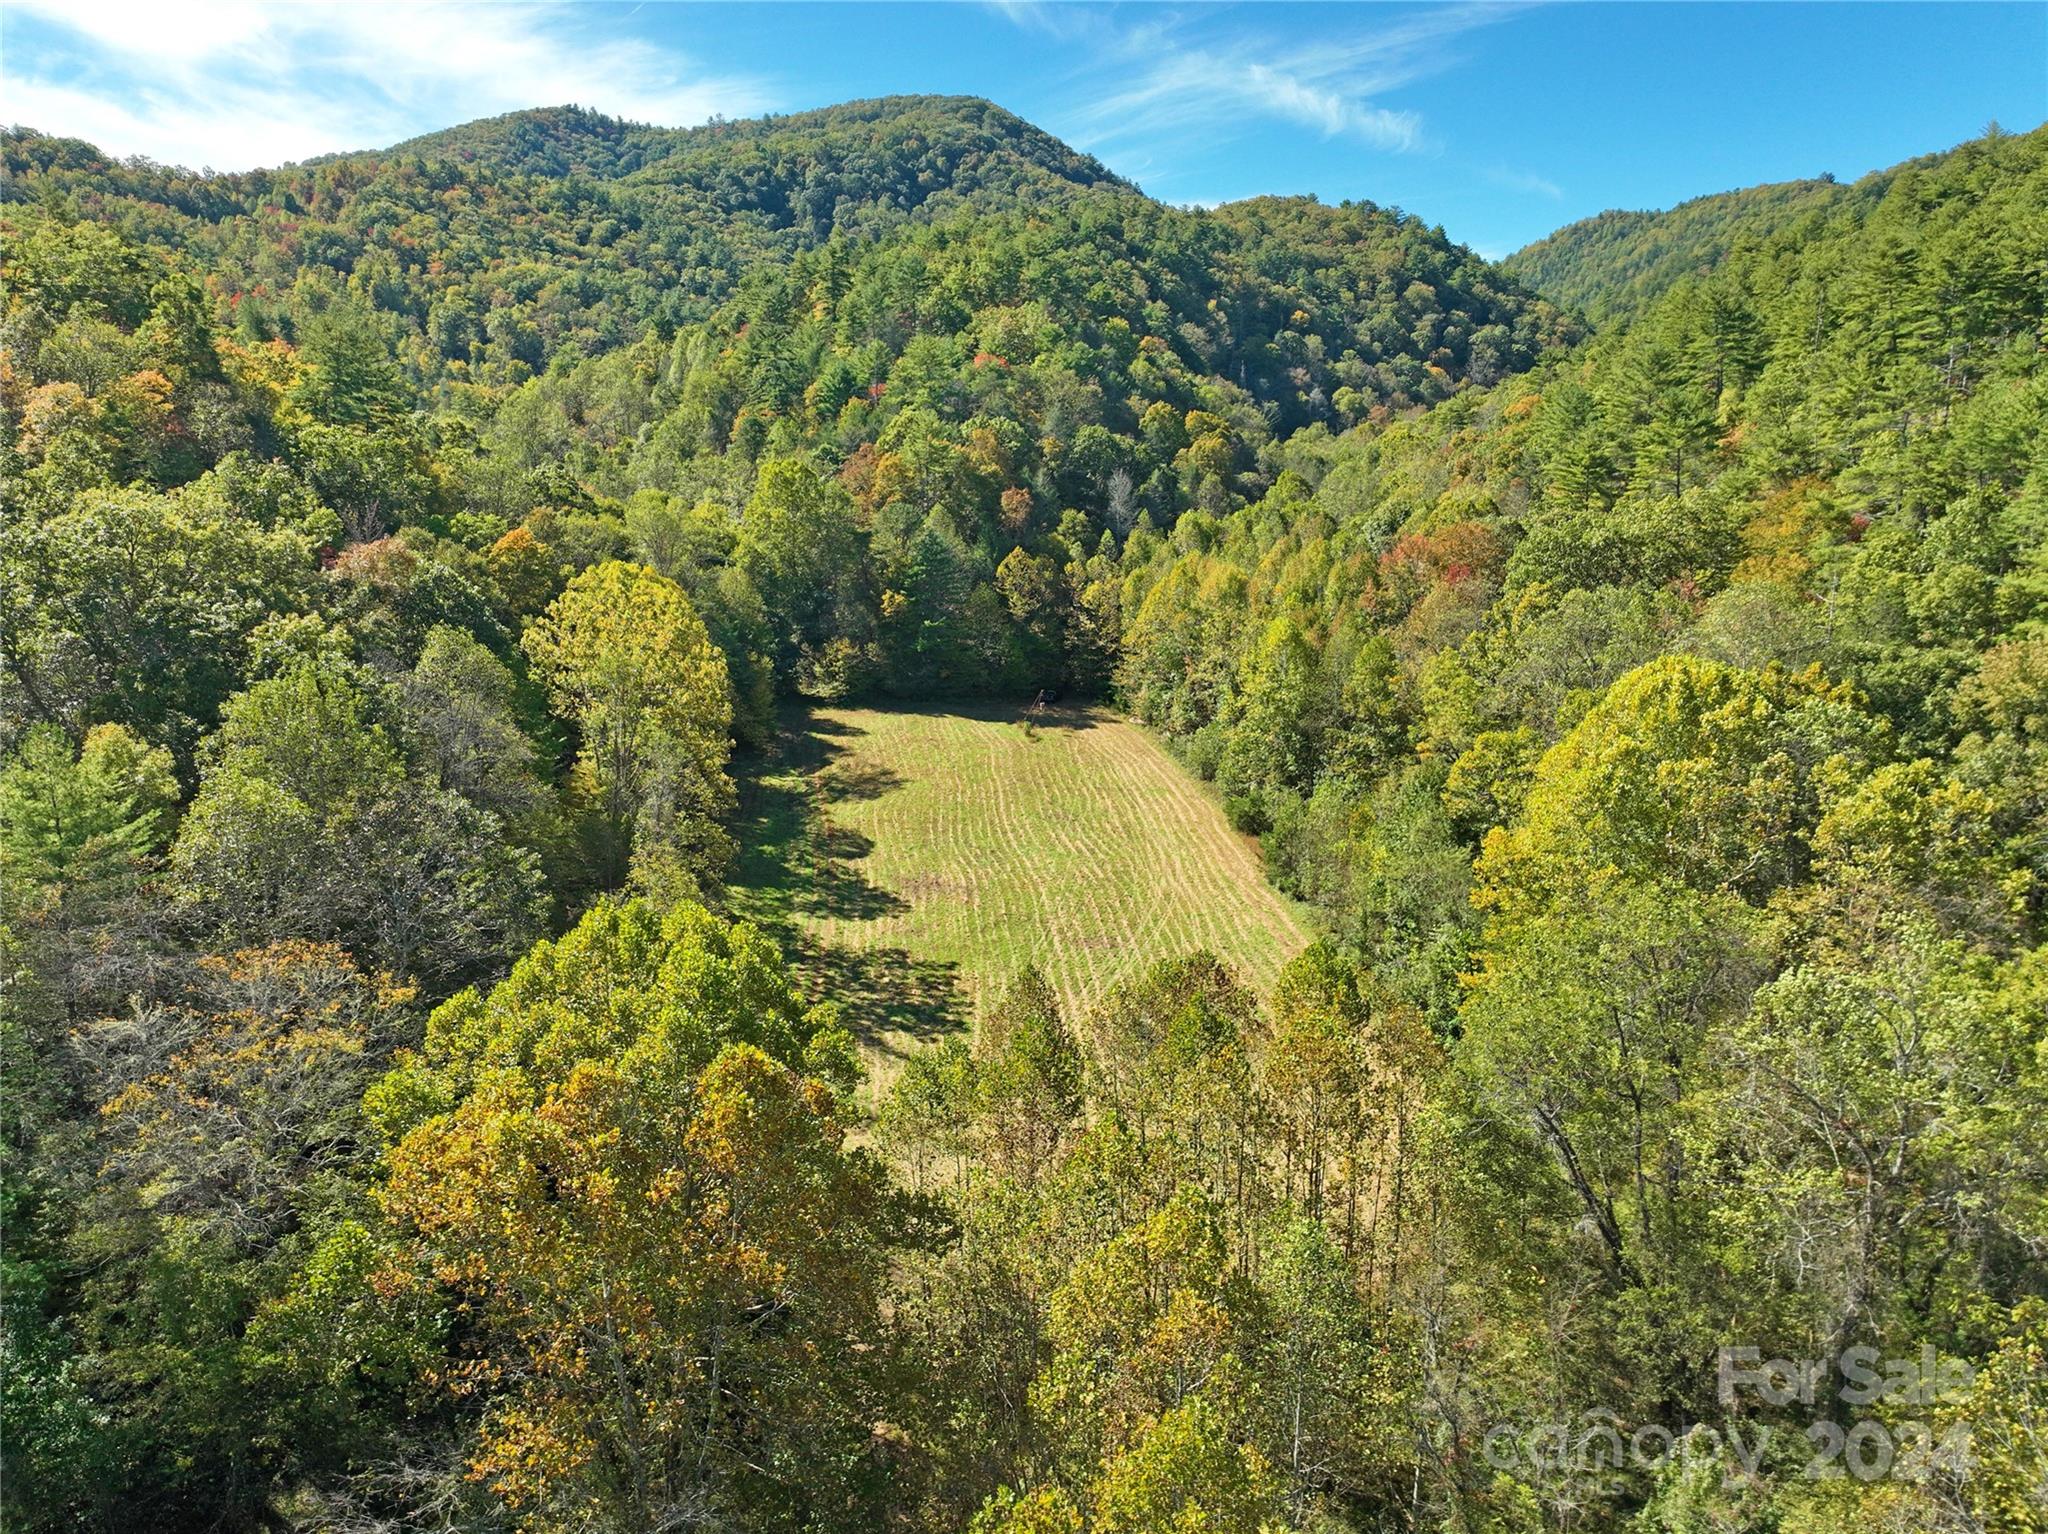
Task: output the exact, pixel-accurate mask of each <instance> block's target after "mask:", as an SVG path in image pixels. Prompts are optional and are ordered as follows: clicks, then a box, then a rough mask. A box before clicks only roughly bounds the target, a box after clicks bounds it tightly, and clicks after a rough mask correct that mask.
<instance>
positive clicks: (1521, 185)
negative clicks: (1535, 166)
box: [1480, 166, 1564, 202]
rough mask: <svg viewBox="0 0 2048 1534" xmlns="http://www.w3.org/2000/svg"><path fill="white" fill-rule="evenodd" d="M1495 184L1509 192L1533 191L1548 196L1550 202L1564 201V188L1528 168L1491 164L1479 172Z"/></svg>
mask: <svg viewBox="0 0 2048 1534" xmlns="http://www.w3.org/2000/svg"><path fill="white" fill-rule="evenodd" d="M1480 174H1481V175H1483V176H1484V177H1486V179H1487V180H1488V181H1491V182H1492V183H1493V184H1494V185H1495V186H1503V187H1506V188H1507V189H1508V190H1509V191H1511V192H1534V193H1535V194H1536V195H1537V196H1539V197H1548V198H1549V199H1550V200H1551V201H1552V202H1563V201H1564V188H1563V187H1561V186H1559V185H1558V184H1557V183H1556V182H1555V181H1552V180H1551V179H1550V178H1549V177H1548V176H1539V175H1537V174H1536V173H1535V172H1534V171H1529V170H1508V169H1506V168H1505V167H1503V166H1492V167H1490V168H1488V169H1486V170H1483V171H1481V172H1480Z"/></svg>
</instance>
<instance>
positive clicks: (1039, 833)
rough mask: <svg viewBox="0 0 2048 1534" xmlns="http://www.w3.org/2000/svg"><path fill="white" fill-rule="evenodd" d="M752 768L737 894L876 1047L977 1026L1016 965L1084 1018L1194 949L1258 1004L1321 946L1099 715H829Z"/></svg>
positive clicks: (1186, 797) (1188, 788)
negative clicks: (1253, 993) (1121, 987)
mask: <svg viewBox="0 0 2048 1534" xmlns="http://www.w3.org/2000/svg"><path fill="white" fill-rule="evenodd" d="M753 765H754V769H755V770H754V771H752V772H747V771H746V770H745V769H744V764H743V766H742V772H741V791H742V796H743V797H742V807H743V817H744V821H745V823H744V824H743V825H742V827H741V832H740V835H741V843H742V846H743V848H744V849H745V852H744V855H743V857H742V860H741V864H740V867H739V868H738V870H737V871H736V874H737V877H736V878H735V880H734V887H733V889H732V891H731V895H730V899H731V903H732V905H733V907H734V909H735V912H736V914H741V915H745V916H748V917H750V918H752V919H754V920H757V921H761V922H763V923H765V924H767V925H770V926H772V927H774V928H776V929H778V930H779V931H780V933H781V935H782V936H783V938H784V940H785V941H786V942H789V943H790V944H791V946H792V948H793V949H794V956H795V958H796V962H797V964H798V967H799V969H800V970H801V971H802V972H803V974H804V976H805V979H806V981H807V982H808V983H809V985H810V987H811V988H812V989H814V990H815V991H816V992H817V993H818V994H821V995H826V996H831V997H834V998H835V999H839V1000H841V1001H843V1002H845V1003H846V1004H847V1005H848V1009H849V1011H850V1012H851V1013H852V1021H853V1023H854V1026H855V1027H856V1029H857V1030H858V1031H859V1032H860V1033H861V1035H862V1037H863V1039H864V1041H865V1042H866V1043H867V1044H868V1046H869V1050H870V1054H871V1056H872V1055H874V1054H877V1053H879V1054H881V1055H883V1056H900V1055H901V1054H903V1053H905V1052H906V1051H907V1050H908V1049H909V1048H911V1047H913V1046H914V1045H915V1044H916V1043H917V1042H918V1041H919V1040H921V1039H924V1038H929V1037H931V1036H934V1035H936V1034H938V1033H941V1032H944V1031H946V1030H947V1029H949V1028H952V1027H959V1026H963V1025H965V1024H967V1023H968V1022H969V1021H971V1019H972V1018H973V1017H974V1016H976V1015H977V1013H978V1011H979V1009H980V1007H981V1006H982V1004H983V1003H984V1002H986V1001H987V1000H989V999H992V995H993V993H995V992H998V991H1000V989H1001V988H1002V987H1003V986H1004V985H1005V984H1006V983H1007V982H1008V980H1009V979H1010V977H1011V976H1012V975H1014V974H1015V973H1016V972H1017V971H1018V970H1019V969H1021V968H1022V967H1023V966H1025V965H1026V964H1036V965H1037V966H1038V967H1039V969H1040V970H1041V971H1043V972H1044V974H1045V977H1046V979H1047V980H1048V981H1050V982H1051V984H1052V986H1053V989H1054V990H1055V991H1056V992H1057V993H1058V995H1059V997H1060V1000H1061V1002H1062V1004H1063V1006H1064V1008H1065V1009H1066V1011H1067V1013H1068V1015H1069V1016H1070V1017H1078V1016H1079V1015H1080V1014H1081V1013H1082V1012H1083V1011H1084V1010H1085V1009H1087V1008H1088V1007H1090V1006H1091V1005H1093V1004H1094V1003H1095V1002H1096V1001H1097V1000H1099V999H1100V998H1101V997H1102V996H1103V995H1104V994H1106V993H1107V992H1108V991H1109V989H1110V988H1111V987H1112V986H1114V985H1115V984H1116V983H1117V982H1118V981H1120V980H1123V979H1125V978H1127V977H1129V976H1132V975H1134V974H1136V973H1138V972H1139V971H1140V970H1142V969H1143V968H1144V967H1146V966H1147V965H1149V964H1151V963H1153V962H1154V961H1156V960H1158V959H1161V958H1165V957H1168V956H1171V955H1176V954H1182V953H1187V952H1190V951H1192V950H1194V949H1197V948H1206V949H1209V950H1210V951H1211V952H1213V953H1215V954H1217V955H1218V956H1219V957H1221V958H1222V959H1224V960H1225V961H1226V962H1228V963H1229V964H1230V965H1231V966H1232V967H1234V968H1235V969H1236V970H1237V972H1238V973H1239V974H1240V975H1242V976H1243V977H1244V979H1245V980H1246V982H1247V983H1249V984H1250V985H1251V986H1252V987H1253V988H1254V989H1256V990H1258V991H1259V992H1260V993H1261V994H1263V993H1264V992H1265V991H1266V989H1267V988H1268V987H1270V986H1271V984H1272V982H1273V980H1274V978H1275V977H1276V976H1277V975H1278V974H1279V972H1280V969H1281V966H1282V965H1284V964H1285V963H1286V962H1287V960H1288V959H1289V958H1291V957H1292V956H1293V955H1294V954H1295V953H1296V952H1298V951H1299V950H1300V949H1301V948H1302V947H1303V946H1304V945H1306V943H1307V942H1308V941H1309V934H1308V932H1307V930H1306V929H1305V927H1304V926H1303V924H1302V922H1301V921H1300V920H1299V919H1298V917H1297V916H1296V915H1295V913H1294V911H1293V910H1292V909H1291V907H1290V906H1289V904H1288V902H1287V901H1286V900H1284V899H1283V898H1282V897H1281V896H1280V895H1278V894H1277V893H1275V892H1274V890H1273V889H1272V887H1271V886H1270V885H1268V884H1267V883H1266V881H1265V875H1264V871H1263V870H1262V868H1261V866H1260V862H1259V854H1258V848H1257V845H1256V844H1255V843H1254V842H1252V841H1250V840H1249V839H1248V838H1246V837H1243V836H1241V835H1239V834H1238V833H1237V832H1236V831H1234V830H1233V829H1231V826H1230V824H1229V822H1228V821H1227V820H1225V819H1224V816H1223V811H1222V809H1221V808H1220V806H1218V805H1217V803H1216V802H1215V801H1214V799H1212V798H1211V797H1210V796H1209V795H1208V794H1207V793H1206V792H1205V791H1204V790H1203V788H1202V786H1201V785H1200V784H1199V783H1197V782H1196V781H1195V780H1194V779H1192V778H1191V777H1189V775H1188V774H1187V773H1186V772H1185V771H1184V770H1183V769H1182V768H1181V767H1180V766H1179V765H1178V764H1177V763H1176V762H1175V761H1174V760H1173V759H1172V758H1171V757H1170V756H1168V755H1167V754H1166V752H1165V751H1164V750H1163V749H1162V748H1161V747H1160V746H1159V744H1158V743H1157V742H1156V741H1154V740H1153V739H1152V738H1151V737H1150V736H1149V735H1147V734H1146V733H1145V732H1144V731H1143V730H1142V729H1140V728H1139V727H1137V726H1136V725H1132V724H1127V723H1125V722H1124V721H1122V720H1121V719H1118V718H1116V717H1115V716H1113V715H1111V714H1108V713H1106V712H1100V711H1093V710H1072V709H1048V710H1043V711H1040V712H1038V713H1037V714H1035V715H1034V714H1031V713H1028V712H1026V711H1023V710H1019V709H1003V710H996V709H967V710H962V711H948V712H939V711H883V710H875V709H856V708H828V709H819V710H815V711H813V712H811V713H809V714H806V715H804V716H802V717H800V718H793V719H791V720H789V721H787V728H786V731H785V735H784V738H783V740H782V741H781V743H780V744H779V746H778V748H777V750H776V751H775V752H774V753H773V754H772V755H771V756H770V757H769V758H768V759H767V760H765V761H763V762H759V763H756V764H753ZM873 1063H875V1064H876V1065H878V1066H882V1067H884V1073H885V1074H893V1072H888V1071H887V1069H886V1060H875V1061H874V1062H873Z"/></svg>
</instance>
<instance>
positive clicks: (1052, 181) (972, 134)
mask: <svg viewBox="0 0 2048 1534" xmlns="http://www.w3.org/2000/svg"><path fill="white" fill-rule="evenodd" d="M405 155H417V156H419V157H420V158H422V159H456V160H459V161H461V162H463V163H465V164H472V165H476V166H479V167H481V168H484V169H488V170H492V171H496V172H500V173H503V174H510V175H521V176H567V175H585V176H592V177H597V178H600V179H605V180H621V179H625V178H628V177H631V178H634V179H636V180H638V181H640V182H643V183H645V184H648V185H658V186H667V187H674V188H679V189H686V190H687V191H689V192H691V193H694V194H697V195H698V196H700V197H702V198H706V199H709V200H711V201H713V202H715V203H717V204H718V205H719V206H720V207H721V208H723V209H724V210H725V211H726V212H728V213H742V212H761V213H766V214H768V215H769V216H770V217H771V218H772V219H773V220H774V221H775V222H776V223H777V225H778V226H786V225H791V224H799V225H801V226H802V227H803V229H804V231H805V232H806V233H807V234H809V235H811V236H813V237H817V238H822V237H823V236H824V235H825V234H826V233H829V232H830V231H831V230H832V229H833V228H834V227H837V226H838V225H840V224H841V223H842V222H843V221H844V215H845V212H846V210H847V209H848V208H863V207H869V208H872V207H881V208H892V209H895V210H897V211H908V210H910V209H912V208H915V207H918V206H920V205H921V204H923V203H924V202H925V201H926V199H928V198H930V197H932V196H935V195H950V196H951V197H954V198H958V199H976V198H984V199H989V200H993V201H998V202H1009V201H1015V200H1018V199H1023V198H1028V197H1030V196H1031V195H1033V194H1043V193H1047V192H1051V191H1055V190H1058V189H1060V188H1063V187H1064V188H1071V187H1096V186H1102V187H1114V188H1116V189H1118V190H1120V191H1135V190H1136V188H1134V187H1132V186H1131V185H1130V183H1128V182H1126V181H1124V180H1122V179H1121V178H1120V177H1117V176H1115V175H1112V174H1111V173H1110V171H1109V170H1108V169H1107V168H1106V167H1104V166H1103V164H1102V163H1101V162H1100V161H1099V160H1096V159H1095V158H1094V157H1093V156H1091V155H1084V154H1080V153H1078V152H1076V151H1075V150H1073V149H1070V148H1068V147H1067V146H1066V145H1065V144H1063V143H1061V142H1060V141H1059V140H1058V139H1056V138H1054V137H1052V135H1050V134H1048V133H1045V132H1043V131H1042V130H1040V129H1038V128H1035V127H1033V126H1032V125H1031V124H1030V123H1028V122H1025V121H1024V120H1023V119H1022V118H1021V117H1018V116H1016V115H1015V114H1014V113H1011V112H1006V111H1004V110H1003V109H1002V108H1001V107H999V106H997V105H995V104H994V103H993V102H989V101H984V100H981V99H979V98H977V97H968V96H889V97H884V98H881V99H878V100H873V101H851V102H846V103H844V104H842V105H839V106H833V107H826V108H824V109H822V110H819V111H815V112H800V113H796V114H794V115H790V116H781V117H763V118H753V119H748V120H745V121H739V122H723V121H721V122H712V123H707V124H705V125H704V126H702V127H697V128H654V127H648V126H646V125H644V124H638V123H628V122H621V121H620V120H618V119H617V118H612V117H606V116H604V115H603V114H601V113H597V112H591V111H586V110H584V109H582V108H580V107H574V106H566V107H543V108H538V109H536V110H533V111H526V112H513V113H509V114H507V115H505V116H503V117H492V118H486V119H484V120H482V121H480V122H473V123H467V124H464V125H462V126H460V127H455V128H447V129H444V130H442V131H441V132H438V133H430V134H427V135H425V136H423V137H421V138H416V139H409V140H407V141H406V142H405V143H403V144H399V145H396V146H395V147H393V148H392V149H390V150H388V151H385V152H384V153H383V155H381V156H378V157H379V158H386V159H390V158H397V157H400V156H405Z"/></svg>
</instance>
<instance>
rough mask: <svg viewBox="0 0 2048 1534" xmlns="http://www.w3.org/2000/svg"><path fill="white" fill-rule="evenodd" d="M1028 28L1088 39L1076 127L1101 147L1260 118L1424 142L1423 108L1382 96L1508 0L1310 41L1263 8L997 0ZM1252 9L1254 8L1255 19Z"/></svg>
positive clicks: (1388, 142)
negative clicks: (1193, 11)
mask: <svg viewBox="0 0 2048 1534" xmlns="http://www.w3.org/2000/svg"><path fill="white" fill-rule="evenodd" d="M993 3H994V5H995V7H996V9H998V10H999V11H1000V12H1001V13H1002V14H1003V15H1006V16H1008V17H1010V18H1011V19H1012V20H1013V21H1015V22H1016V23H1017V24H1018V25H1020V26H1027V27H1031V28H1033V29H1035V30H1039V31H1044V32H1048V33H1050V34H1052V35H1054V36H1060V37H1068V38H1076V39H1078V40H1080V41H1082V42H1084V43H1085V44H1086V45H1087V47H1088V49H1089V55H1090V60H1091V62H1090V63H1089V64H1088V65H1087V66H1086V67H1085V68H1084V71H1083V79H1084V81H1085V85H1086V89H1087V94H1088V96H1089V97H1090V99H1089V100H1088V101H1087V102H1086V104H1084V105H1081V106H1079V107H1077V108H1076V109H1075V111H1074V112H1073V113H1072V114H1071V116H1070V120H1069V124H1068V127H1069V131H1070V132H1071V133H1072V134H1073V136H1074V137H1075V138H1076V139H1077V141H1079V142H1080V143H1082V144H1083V145H1084V146H1085V147H1087V148H1090V149H1095V150H1097V151H1098V152H1103V151H1108V150H1111V149H1114V148H1116V147H1117V146H1119V145H1121V144H1128V143H1132V142H1136V141H1141V140H1146V139H1156V138H1158V137H1159V136H1161V135H1164V134H1169V133H1173V132H1181V131H1189V130H1197V129H1198V130H1199V131H1201V132H1203V133H1205V134H1207V135H1210V136H1212V137H1214V136H1218V135H1223V134H1228V133H1230V132H1232V131H1233V130H1232V125H1233V124H1234V123H1241V122H1244V121H1245V120H1247V119H1248V118H1264V119H1267V120H1269V121H1281V122H1289V123H1294V124H1297V125H1299V126H1301V127H1305V128H1308V129H1310V130H1312V131H1314V132H1317V133H1320V134H1322V135H1324V136H1325V137H1330V138H1335V137H1338V136H1340V135H1348V136H1351V137H1355V138H1358V139H1360V140H1362V141H1363V142H1365V143H1366V144H1369V145H1371V146H1372V147H1374V148H1378V149H1383V150H1389V151H1395V152H1410V151H1414V150H1418V149H1423V148H1425V147H1428V137H1427V134H1426V131H1425V125H1424V122H1423V118H1422V115H1421V114H1420V113H1419V112H1417V111H1415V110H1412V109H1408V108H1395V107H1390V106H1386V105H1384V104H1382V101H1381V98H1383V97H1385V96H1387V95H1388V94H1390V93H1391V92H1394V91H1396V90H1399V89H1400V88H1401V87H1403V86H1406V85H1410V84H1413V83H1415V82H1416V81H1419V80H1423V79H1426V78H1428V77H1430V76H1431V75H1434V74H1437V73H1439V72H1441V71H1442V70H1444V69H1446V68H1448V67H1450V65H1451V64H1452V63H1453V62H1454V61H1455V50H1454V48H1453V46H1452V44H1453V40H1454V39H1455V38H1457V37H1458V36H1459V35H1460V34H1461V33H1465V32H1469V31H1471V30H1472V29H1474V28H1475V27H1481V26H1485V25H1487V24H1488V23H1490V22H1493V21H1495V20H1498V19H1500V18H1501V17H1503V16H1505V15H1507V14H1509V13H1510V12H1511V11H1512V10H1513V9H1515V7H1514V6H1511V5H1488V4H1476V5H1443V6H1437V7H1433V8H1430V9H1427V10H1422V11H1415V12H1408V13H1400V14H1396V13H1392V12H1383V13H1378V14H1373V15H1371V16H1370V17H1369V20H1368V23H1367V24H1365V25H1359V24H1358V23H1357V22H1356V21H1354V22H1353V24H1352V26H1351V29H1350V30H1348V31H1338V30H1334V29H1332V28H1320V29H1319V33H1318V36H1317V37H1316V39H1315V41H1314V42H1312V43H1302V42H1292V41H1288V40H1283V39H1277V38H1275V37H1273V36H1272V35H1270V33H1269V32H1268V31H1267V30H1266V29H1264V28H1261V27H1260V26H1259V25H1258V24H1257V22H1256V16H1257V8H1256V7H1253V8H1252V9H1251V10H1250V11H1247V12H1244V13H1241V14H1240V15H1239V16H1236V17H1233V18H1231V21H1230V24H1229V25H1228V26H1223V27H1219V26H1217V25H1215V24H1213V22H1212V20H1211V18H1210V16H1209V14H1208V13H1201V14H1198V15H1196V16H1194V17H1192V18H1190V17H1189V16H1186V15H1183V14H1181V13H1178V12H1173V13H1164V14H1161V15H1158V16H1153V17H1149V18H1147V19H1145V20H1143V21H1140V22H1125V21H1123V20H1120V19H1119V18H1118V17H1116V16H1114V15H1109V14H1105V13H1102V12H1096V11H1088V10H1078V9H1075V8H1073V7H1068V6H1059V5H1050V4H1042V3H1034V0H993ZM1246 18H1252V19H1250V20H1247V19H1246Z"/></svg>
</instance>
